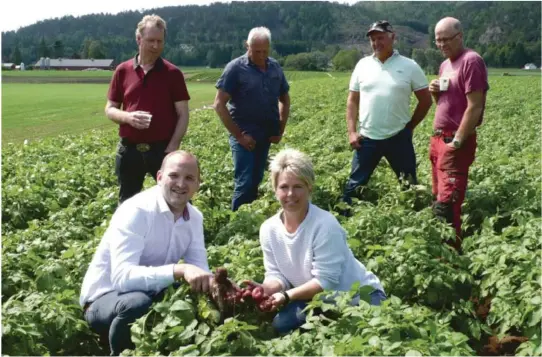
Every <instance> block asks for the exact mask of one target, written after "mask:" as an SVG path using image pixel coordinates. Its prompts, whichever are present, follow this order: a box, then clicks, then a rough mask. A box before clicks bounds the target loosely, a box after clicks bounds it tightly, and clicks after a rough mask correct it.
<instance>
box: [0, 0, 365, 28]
mask: <svg viewBox="0 0 542 357" xmlns="http://www.w3.org/2000/svg"><path fill="white" fill-rule="evenodd" d="M213 2H231V1H217V0H214V1H210V0H188V1H181V0H65V1H62V0H27V1H21V2H18V1H14V0H7V1H3V4H2V5H1V11H0V31H3V32H4V31H12V30H17V29H19V28H20V27H24V26H28V25H32V24H34V23H36V22H38V21H41V20H47V19H53V18H57V17H63V16H66V15H72V16H82V15H88V14H94V13H111V14H116V13H119V12H122V11H127V10H144V9H153V8H159V7H165V6H179V5H189V4H195V5H208V4H210V3H213ZM337 2H341V3H352V2H355V1H354V0H342V1H337ZM21 5H22V6H21Z"/></svg>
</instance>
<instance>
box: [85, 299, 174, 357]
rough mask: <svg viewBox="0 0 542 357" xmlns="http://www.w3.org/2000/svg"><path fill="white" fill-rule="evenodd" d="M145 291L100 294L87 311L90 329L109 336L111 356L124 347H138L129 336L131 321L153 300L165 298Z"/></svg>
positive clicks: (145, 311)
mask: <svg viewBox="0 0 542 357" xmlns="http://www.w3.org/2000/svg"><path fill="white" fill-rule="evenodd" d="M163 296H164V294H163V293H159V294H156V295H153V294H150V293H146V292H143V291H131V292H128V293H123V294H120V293H118V292H117V291H111V292H109V293H107V294H105V295H102V296H100V297H99V298H98V299H96V301H94V302H93V303H92V304H91V305H90V306H89V307H88V309H87V310H86V311H85V320H86V321H87V322H88V324H89V326H90V328H91V330H93V331H94V332H96V333H97V334H99V335H100V336H102V337H103V338H108V340H109V348H110V350H111V356H118V355H119V354H120V353H121V352H122V351H124V350H125V349H133V348H135V346H134V343H133V342H132V340H131V338H130V325H131V324H132V323H133V322H134V321H135V320H137V319H138V318H140V317H141V316H143V315H145V314H146V313H147V312H148V311H149V308H150V307H151V304H152V303H153V301H158V300H161V299H162V298H163Z"/></svg>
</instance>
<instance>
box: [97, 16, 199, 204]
mask: <svg viewBox="0 0 542 357" xmlns="http://www.w3.org/2000/svg"><path fill="white" fill-rule="evenodd" d="M135 34H136V42H137V45H138V48H139V51H138V53H137V54H136V56H135V57H134V58H132V59H130V60H128V61H126V62H123V63H121V64H120V65H119V66H118V67H117V69H116V70H115V74H114V75H113V78H112V79H111V84H110V86H109V92H108V93H107V99H108V100H107V104H106V106H105V114H106V115H107V117H108V118H109V119H111V120H112V121H113V122H115V123H117V124H119V136H120V142H119V144H118V147H117V156H116V162H115V173H116V175H117V177H118V182H119V186H120V192H119V202H120V203H122V202H123V201H124V200H126V199H128V198H130V197H132V196H133V195H135V194H136V193H138V192H139V191H141V189H142V187H143V181H144V180H145V175H146V174H147V173H150V174H151V175H152V176H153V177H154V179H155V180H156V173H157V171H158V170H159V169H160V165H161V164H162V160H163V159H164V157H165V156H166V154H167V153H169V152H172V151H175V150H177V149H178V148H179V145H180V143H181V140H182V138H183V136H184V134H185V133H186V129H187V127H188V100H190V96H189V95H188V90H187V88H186V83H185V81H184V76H183V74H182V72H181V71H180V70H179V69H178V68H177V67H176V66H175V65H173V64H172V63H170V62H168V61H166V60H165V59H163V58H162V57H160V55H161V53H162V50H163V49H164V38H165V35H166V22H165V21H164V20H163V19H162V18H161V17H160V16H157V15H147V16H145V17H143V19H142V20H141V21H140V22H139V24H138V25H137V29H136V32H135Z"/></svg>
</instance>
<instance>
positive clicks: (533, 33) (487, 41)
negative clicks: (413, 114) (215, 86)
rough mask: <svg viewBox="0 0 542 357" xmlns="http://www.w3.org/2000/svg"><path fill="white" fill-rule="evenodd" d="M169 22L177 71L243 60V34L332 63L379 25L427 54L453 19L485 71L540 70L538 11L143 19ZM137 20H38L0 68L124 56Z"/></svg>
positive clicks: (341, 10) (293, 6) (457, 7)
mask: <svg viewBox="0 0 542 357" xmlns="http://www.w3.org/2000/svg"><path fill="white" fill-rule="evenodd" d="M146 13H157V14H159V15H160V16H162V17H163V18H164V19H165V20H166V21H167V22H168V35H167V46H166V49H165V56H166V57H167V58H169V59H171V60H172V61H173V62H174V63H176V64H178V65H185V66H186V65H208V66H212V67H216V66H221V65H223V64H224V63H226V62H228V61H229V60H230V59H231V58H232V57H235V56H238V55H239V54H241V53H242V52H243V47H242V43H243V40H244V39H245V38H246V35H247V33H248V31H249V30H250V28H252V27H255V26H260V25H264V26H267V27H269V28H270V29H271V31H272V33H273V56H274V57H277V58H278V59H279V60H281V61H284V60H285V57H286V56H288V55H291V54H298V53H305V52H316V51H318V52H319V53H320V54H323V56H324V57H321V58H324V59H326V58H328V59H332V58H333V57H334V56H335V55H336V54H337V53H338V52H339V50H341V49H344V50H348V49H356V50H357V51H358V53H359V54H358V55H362V54H366V53H368V52H370V48H369V46H368V42H367V40H366V38H365V36H364V33H365V30H366V29H367V27H368V26H369V24H370V23H372V22H374V21H376V20H380V19H387V20H389V21H391V22H392V24H394V25H395V28H396V30H397V32H398V43H397V47H398V48H399V50H400V51H401V52H402V53H404V54H406V55H409V56H410V55H412V50H413V49H416V48H418V49H423V50H425V49H430V48H433V49H434V45H432V37H433V26H434V24H435V23H436V21H438V20H439V19H440V18H441V17H444V16H454V17H457V18H459V19H460V20H461V21H462V22H463V24H464V26H465V39H466V44H467V46H469V47H472V48H475V49H477V50H478V51H479V52H480V53H481V54H482V55H483V56H484V58H485V59H486V62H487V63H488V65H490V66H494V67H520V66H523V65H524V64H525V63H527V62H534V63H535V64H537V65H540V33H541V27H540V22H541V20H540V17H541V3H540V2H360V3H357V4H355V5H343V4H338V3H329V2H250V3H248V2H234V3H230V4H223V3H215V4H212V5H208V6H194V5H191V6H176V7H164V8H159V9H154V10H149V11H147V12H146ZM142 15H143V13H141V12H139V11H129V12H123V13H120V14H117V15H109V14H93V15H87V16H82V17H78V18H74V17H73V16H65V17H63V18H60V19H51V20H46V21H40V22H38V23H36V24H34V25H31V26H27V27H24V28H21V29H19V30H18V31H10V32H6V33H2V43H3V45H2V60H3V61H4V62H16V63H19V62H21V61H24V62H25V63H31V62H34V61H36V60H37V59H39V58H40V57H52V58H56V57H71V58H114V59H115V60H116V61H117V62H119V61H121V60H124V59H127V58H129V57H131V56H132V55H133V54H134V53H135V50H136V47H135V41H134V30H135V26H136V24H137V22H138V21H139V20H140V19H141V17H142Z"/></svg>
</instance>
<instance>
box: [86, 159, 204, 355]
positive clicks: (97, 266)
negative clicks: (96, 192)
mask: <svg viewBox="0 0 542 357" xmlns="http://www.w3.org/2000/svg"><path fill="white" fill-rule="evenodd" d="M157 182H158V184H157V185H156V186H154V187H152V188H150V189H148V190H146V191H144V192H141V193H139V194H137V195H135V196H133V197H132V198H130V199H128V200H126V201H125V202H124V203H123V204H122V205H121V206H120V207H119V208H118V209H117V210H116V212H115V213H114V215H113V218H112V219H111V223H110V225H109V227H108V229H107V231H106V232H105V234H104V236H103V238H102V241H101V242H100V245H99V246H98V249H97V251H96V253H95V254H94V257H93V258H92V261H91V263H90V266H89V269H88V271H87V273H86V275H85V278H84V280H83V287H82V289H81V296H80V299H79V303H80V304H81V306H82V307H83V309H84V311H85V313H84V315H85V320H86V321H87V322H88V324H89V325H90V328H91V329H92V330H93V331H95V332H96V333H98V334H100V335H102V336H104V335H105V336H108V338H109V347H110V349H111V355H119V354H120V353H121V352H122V351H123V350H124V349H127V348H134V344H133V343H132V341H131V338H130V325H131V324H132V323H133V322H134V321H135V320H136V319H138V318H139V317H141V316H143V315H144V314H146V313H147V312H148V310H149V308H150V306H151V304H152V302H153V298H155V297H156V295H157V294H158V293H160V292H161V291H162V290H163V289H165V288H167V287H168V286H169V285H171V284H173V283H174V282H175V281H177V280H180V279H181V278H183V279H184V280H185V281H186V282H187V283H189V284H190V287H191V289H192V290H193V291H196V292H207V291H208V290H209V287H210V285H211V283H212V277H213V275H212V274H211V273H210V271H209V266H208V263H207V252H206V250H205V245H204V239H203V216H202V214H201V212H200V211H199V210H198V209H196V208H195V207H194V206H192V205H191V204H190V203H189V200H190V199H191V198H192V196H193V195H194V194H195V193H196V191H197V190H198V189H199V186H200V170H199V167H198V162H197V159H196V157H195V156H194V155H192V154H190V153H188V152H186V151H174V152H172V153H170V154H168V155H167V156H166V157H165V158H164V161H163V163H162V167H161V168H160V170H159V171H158V174H157ZM180 259H184V261H185V264H177V263H178V261H179V260H180Z"/></svg>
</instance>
